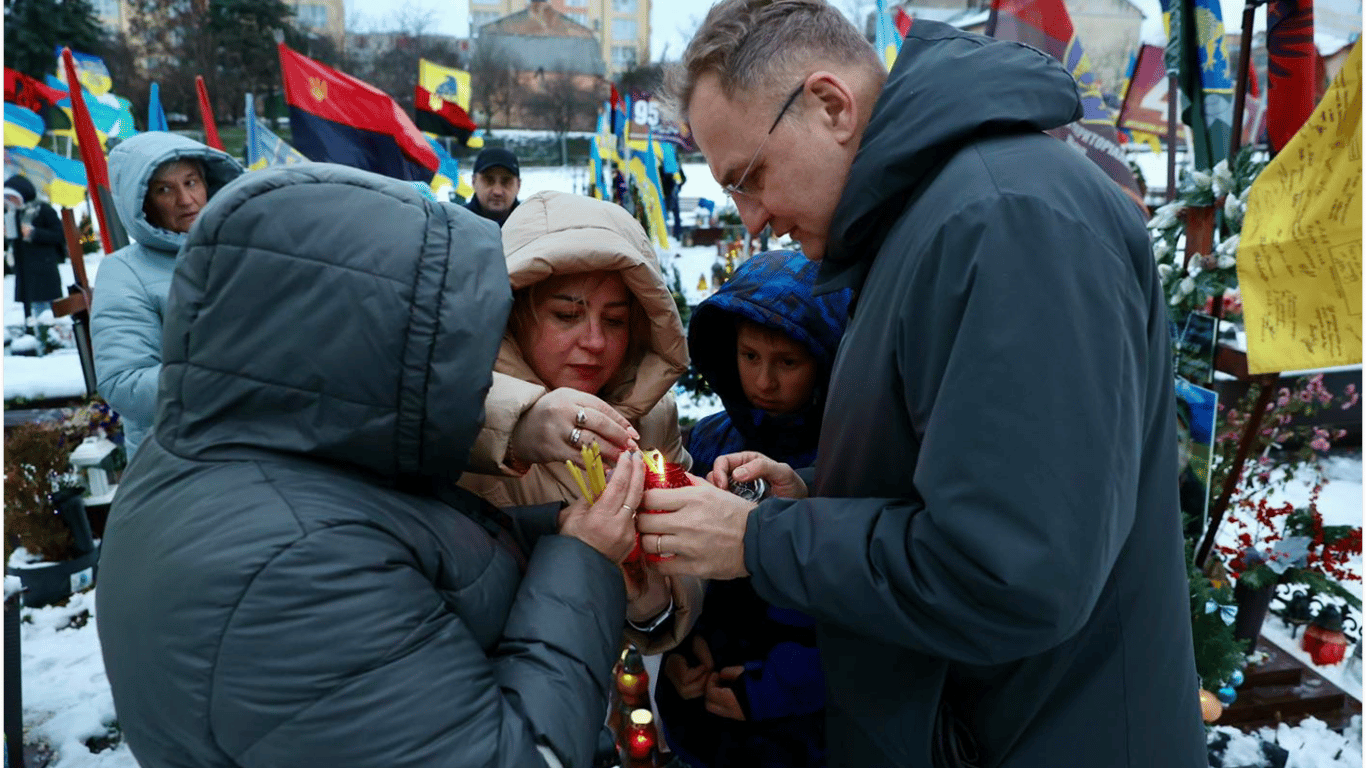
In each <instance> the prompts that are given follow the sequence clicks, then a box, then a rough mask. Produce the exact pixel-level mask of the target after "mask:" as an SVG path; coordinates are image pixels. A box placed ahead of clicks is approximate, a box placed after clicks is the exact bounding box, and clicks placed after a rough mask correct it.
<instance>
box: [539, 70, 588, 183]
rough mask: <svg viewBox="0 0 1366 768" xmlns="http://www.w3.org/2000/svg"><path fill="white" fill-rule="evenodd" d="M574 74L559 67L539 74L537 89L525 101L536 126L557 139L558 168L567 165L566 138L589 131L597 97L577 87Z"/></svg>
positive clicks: (541, 71)
mask: <svg viewBox="0 0 1366 768" xmlns="http://www.w3.org/2000/svg"><path fill="white" fill-rule="evenodd" d="M575 76H576V73H575V72H573V71H572V69H571V68H570V67H567V66H564V65H563V64H561V65H560V67H558V68H557V69H555V70H538V71H537V72H536V80H537V82H538V84H539V85H540V89H539V90H538V91H536V92H535V93H533V94H531V96H530V97H529V98H528V99H527V110H528V111H529V112H530V113H531V116H532V118H533V119H534V120H535V121H536V123H537V125H538V126H544V127H546V128H549V129H550V130H552V131H554V132H555V134H556V135H557V136H558V137H559V139H560V164H561V165H569V150H568V142H567V140H566V139H567V134H568V133H569V132H570V131H572V130H574V129H575V128H576V127H577V128H579V129H580V130H590V129H591V127H592V122H593V114H594V111H595V109H596V108H597V105H598V101H599V95H598V94H596V93H593V92H592V91H590V90H586V89H584V88H581V87H579V84H578V83H577V82H576V80H575Z"/></svg>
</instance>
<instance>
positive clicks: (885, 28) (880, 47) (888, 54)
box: [876, 0, 901, 72]
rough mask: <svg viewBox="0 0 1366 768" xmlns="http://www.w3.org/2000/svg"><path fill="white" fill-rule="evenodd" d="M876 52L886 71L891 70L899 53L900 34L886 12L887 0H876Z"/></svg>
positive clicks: (890, 16)
mask: <svg viewBox="0 0 1366 768" xmlns="http://www.w3.org/2000/svg"><path fill="white" fill-rule="evenodd" d="M876 34H877V43H876V45H877V52H878V55H879V56H881V57H882V61H883V62H884V63H885V64H886V65H887V71H889V72H890V71H891V69H892V65H893V64H895V63H896V56H897V54H899V53H901V35H899V34H897V31H896V27H895V26H893V25H892V15H891V14H890V13H888V12H887V0H877V32H876Z"/></svg>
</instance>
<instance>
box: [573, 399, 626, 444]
mask: <svg viewBox="0 0 1366 768" xmlns="http://www.w3.org/2000/svg"><path fill="white" fill-rule="evenodd" d="M580 397H581V400H580V402H579V404H580V406H582V407H583V408H584V415H585V417H586V422H585V423H586V425H587V426H588V427H589V428H590V429H592V430H593V431H594V432H597V433H598V434H601V435H604V436H610V435H612V434H617V433H618V431H619V433H620V434H622V435H623V437H622V438H621V439H620V440H617V441H616V444H617V445H625V444H626V441H627V440H628V439H629V440H639V439H640V433H639V432H637V431H636V428H635V427H633V426H631V422H630V421H629V420H628V419H627V418H626V417H625V416H622V415H621V412H620V411H618V410H617V409H616V408H613V407H612V406H610V405H608V404H607V403H606V402H604V401H603V400H602V399H600V398H598V397H594V396H593V395H589V394H587V393H580ZM599 416H601V417H603V420H605V422H607V423H608V424H610V427H604V429H605V430H608V431H606V432H604V430H600V429H598V426H599V423H598V421H599V420H598V418H597V417H599ZM613 428H615V429H613Z"/></svg>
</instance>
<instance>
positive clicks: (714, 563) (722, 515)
mask: <svg viewBox="0 0 1366 768" xmlns="http://www.w3.org/2000/svg"><path fill="white" fill-rule="evenodd" d="M689 477H690V478H691V479H692V482H693V485H692V487H690V488H669V489H656V490H650V491H646V492H645V495H644V496H643V497H642V498H641V506H642V507H643V508H644V509H658V510H661V511H663V512H666V513H668V514H658V515H637V516H636V530H638V531H640V546H641V548H642V549H644V550H645V551H646V552H659V553H661V554H662V555H663V556H664V557H665V559H664V560H662V561H660V562H659V563H658V566H657V567H658V568H659V571H660V573H665V574H669V575H671V576H701V577H703V578H711V579H738V578H740V577H742V576H748V575H749V572H748V571H746V570H745V524H746V522H748V520H749V511H750V510H751V509H754V507H755V504H754V503H753V502H750V501H745V500H744V499H742V498H740V497H739V496H736V495H735V494H733V493H730V492H729V491H723V490H720V489H719V488H716V487H714V486H711V485H708V484H707V483H705V482H703V481H702V479H701V478H698V477H694V476H692V475H689ZM656 537H663V538H656Z"/></svg>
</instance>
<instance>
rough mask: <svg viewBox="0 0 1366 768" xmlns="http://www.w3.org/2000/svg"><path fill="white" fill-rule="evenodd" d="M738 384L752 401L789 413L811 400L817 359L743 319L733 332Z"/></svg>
mask: <svg viewBox="0 0 1366 768" xmlns="http://www.w3.org/2000/svg"><path fill="white" fill-rule="evenodd" d="M735 357H736V364H737V365H738V366H739V369H740V386H741V387H743V388H744V391H745V397H746V398H748V399H749V402H750V404H751V405H753V406H754V407H755V408H758V409H760V410H762V411H768V412H769V413H792V412H794V411H798V410H800V409H801V408H802V407H804V406H805V405H806V404H807V403H810V402H811V389H812V387H813V386H814V385H815V381H816V359H815V358H813V357H812V356H811V353H810V352H807V351H806V349H805V348H804V347H802V345H801V344H798V343H797V342H795V341H793V340H792V339H791V338H788V337H787V336H784V335H783V334H781V333H766V332H764V331H763V330H760V329H759V328H756V327H754V326H752V325H749V324H747V323H742V324H741V325H740V328H739V330H738V331H737V332H736V334H735Z"/></svg>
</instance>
